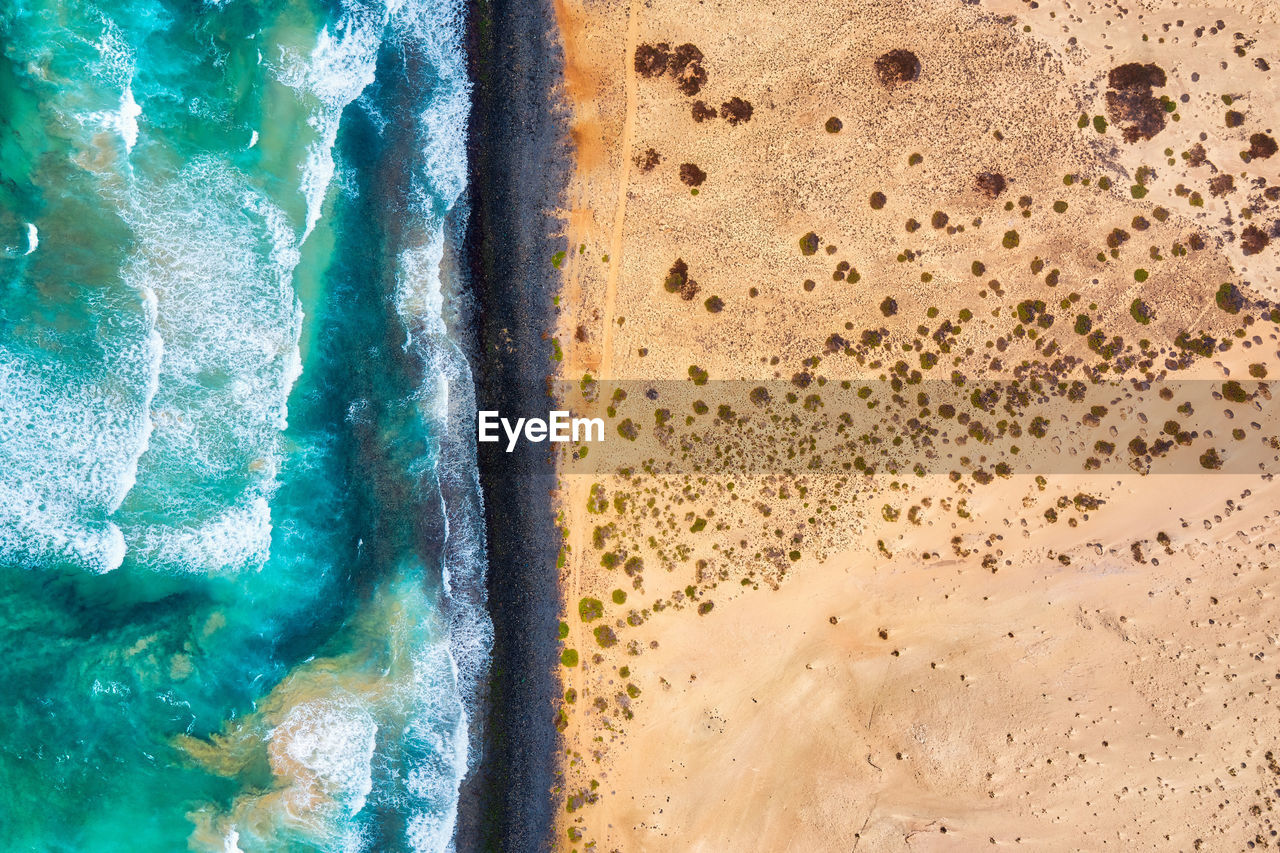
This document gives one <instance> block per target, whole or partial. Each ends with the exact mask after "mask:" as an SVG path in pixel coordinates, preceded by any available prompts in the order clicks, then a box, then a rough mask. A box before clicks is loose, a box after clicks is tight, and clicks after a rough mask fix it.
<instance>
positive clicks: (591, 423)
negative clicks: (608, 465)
mask: <svg viewBox="0 0 1280 853" xmlns="http://www.w3.org/2000/svg"><path fill="white" fill-rule="evenodd" d="M499 426H501V427H502V431H503V432H504V433H506V436H507V453H510V452H511V451H513V450H515V448H516V445H517V444H519V443H520V438H521V436H522V435H523V437H524V440H525V441H529V442H532V443H534V444H538V443H541V442H543V441H574V442H577V441H604V419H603V418H573V417H570V416H569V412H568V411H565V410H563V409H554V410H552V411H550V412H548V413H547V417H546V418H516V419H515V421H514V423H513V422H512V421H511V420H510V419H509V418H504V417H501V416H500V415H499V414H498V413H497V411H495V410H492V409H481V410H480V411H478V412H476V432H477V439H478V440H479V441H484V442H494V441H501V439H502V437H501V436H500V435H498V427H499ZM579 434H581V435H582V438H579V437H578V436H579ZM593 435H594V436H595V437H594V438H593V437H592V436H593Z"/></svg>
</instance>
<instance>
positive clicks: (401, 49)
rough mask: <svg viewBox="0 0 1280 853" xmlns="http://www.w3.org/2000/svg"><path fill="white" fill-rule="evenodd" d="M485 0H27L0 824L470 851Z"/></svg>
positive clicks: (7, 476) (4, 134)
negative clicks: (469, 8) (471, 219)
mask: <svg viewBox="0 0 1280 853" xmlns="http://www.w3.org/2000/svg"><path fill="white" fill-rule="evenodd" d="M462 13H463V9H462V4H461V2H459V0H364V2H358V0H332V2H324V1H323V0H261V2H256V1H255V2H251V0H203V2H201V1H200V0H190V2H184V0H75V2H73V0H4V2H3V3H0V691H2V692H3V696H4V700H3V702H2V703H0V708H3V712H4V713H3V717H2V718H0V849H3V850H5V851H26V850H30V851H117V850H118V851H153V850H154V851H179V850H186V849H192V850H213V851H227V853H234V851H244V853H251V851H267V850H270V851H294V850H297V851H307V850H342V851H356V850H371V851H374V850H376V851H384V850H385V851H396V850H415V851H417V850H422V851H426V850H445V849H448V848H449V847H450V843H451V837H452V834H453V827H454V822H455V816H456V806H457V797H458V783H459V780H460V778H461V776H462V774H463V773H464V772H465V770H466V768H467V764H468V761H475V760H476V751H475V749H474V748H472V746H473V742H474V741H475V740H476V728H477V727H476V726H475V725H474V724H473V723H471V718H472V717H473V716H474V715H473V714H471V713H470V708H471V705H472V703H473V700H474V694H475V691H476V687H477V684H478V682H479V681H480V680H481V679H482V678H483V676H484V672H485V669H486V666H487V653H488V646H489V637H490V630H489V623H488V619H487V616H486V615H485V612H484V597H483V596H484V594H483V574H484V563H483V540H482V529H481V521H480V496H479V491H478V486H477V482H476V472H475V469H474V461H473V460H474V453H473V448H472V444H471V441H472V437H471V436H470V435H469V434H468V425H470V424H473V423H474V414H473V411H474V403H473V395H472V390H471V380H470V375H469V373H468V370H467V365H466V360H465V358H464V357H463V355H462V352H461V350H460V348H459V346H458V343H457V342H456V340H455V339H454V337H452V336H451V334H450V328H449V326H448V318H450V317H451V316H452V314H451V312H452V311H454V310H455V307H456V306H455V302H456V299H457V298H459V297H456V296H455V295H453V294H454V291H452V290H451V289H450V285H451V283H452V275H453V273H452V272H451V269H452V265H451V264H450V263H449V259H450V257H451V255H450V248H451V247H453V246H456V244H457V239H458V234H457V229H458V227H459V225H458V224H457V223H459V222H461V221H462V219H463V216H462V214H463V213H464V211H463V209H462V207H463V205H464V204H465V190H466V187H465V182H466V162H465V133H466V121H467V115H468V109H469V90H468V84H467V80H466V72H465V60H464V56H463V52H462V47H461V39H462V25H463V22H462V17H461V16H462Z"/></svg>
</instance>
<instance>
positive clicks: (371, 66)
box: [273, 3, 396, 240]
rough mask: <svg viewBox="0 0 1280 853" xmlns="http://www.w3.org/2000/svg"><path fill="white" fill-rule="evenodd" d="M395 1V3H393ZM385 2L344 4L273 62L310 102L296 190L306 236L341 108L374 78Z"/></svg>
mask: <svg viewBox="0 0 1280 853" xmlns="http://www.w3.org/2000/svg"><path fill="white" fill-rule="evenodd" d="M393 5H396V4H393ZM392 7H393V6H388V5H387V4H375V5H374V6H372V7H370V6H365V5H361V4H356V3H347V4H344V6H343V9H342V14H341V17H340V18H339V19H338V21H337V22H336V23H334V24H333V25H332V26H331V27H329V26H326V27H325V28H324V29H323V30H321V31H320V34H319V36H318V37H317V38H316V44H315V47H314V48H312V50H311V52H310V54H309V55H307V56H305V57H303V56H300V55H298V54H297V53H296V52H293V51H289V50H282V51H281V56H280V60H279V62H278V63H276V64H275V66H274V69H273V70H274V71H275V72H276V76H277V78H278V79H279V80H280V82H282V83H284V84H285V85H286V86H289V87H290V88H293V89H295V90H297V91H298V92H299V93H301V94H303V95H305V96H307V97H309V98H310V99H312V101H313V112H312V115H311V119H310V120H309V124H310V125H311V126H312V128H313V129H314V133H315V140H314V141H313V142H312V143H311V144H310V145H309V146H308V147H307V156H306V162H305V165H304V167H303V173H302V177H301V189H302V194H303V197H304V199H305V200H306V205H307V222H306V228H305V229H304V231H303V234H302V239H303V240H305V239H306V238H307V236H308V235H310V234H311V231H312V229H314V228H315V225H316V223H317V222H318V221H319V220H320V215H321V209H322V208H323V206H324V200H325V195H326V194H327V193H328V190H329V184H330V183H331V182H332V180H333V170H334V164H333V145H334V142H335V141H336V140H337V137H338V124H339V121H340V119H341V117H342V111H343V110H344V109H346V107H347V105H348V104H350V103H351V102H352V101H354V100H355V99H356V98H357V97H359V95H360V93H361V92H363V91H364V89H365V87H366V86H368V85H369V84H370V83H372V82H373V79H374V73H375V71H376V70H377V61H378V49H379V48H380V47H381V45H382V32H383V30H384V28H385V27H386V24H387V20H388V17H389V15H390V13H391V8H392Z"/></svg>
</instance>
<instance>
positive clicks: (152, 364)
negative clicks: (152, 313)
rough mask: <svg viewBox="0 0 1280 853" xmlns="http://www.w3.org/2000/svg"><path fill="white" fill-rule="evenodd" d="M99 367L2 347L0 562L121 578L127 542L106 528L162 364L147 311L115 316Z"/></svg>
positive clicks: (120, 309)
mask: <svg viewBox="0 0 1280 853" xmlns="http://www.w3.org/2000/svg"><path fill="white" fill-rule="evenodd" d="M101 328H102V331H103V335H102V339H103V346H104V348H105V351H104V353H103V355H102V359H101V361H100V362H99V363H97V364H85V363H79V362H77V361H76V360H65V361H64V360H61V359H51V358H50V357H49V356H48V354H47V353H46V352H44V351H43V350H35V351H26V350H20V349H7V348H5V347H4V346H0V449H3V456H4V460H5V464H4V465H3V466H0V555H3V557H4V558H5V559H6V560H21V561H22V562H23V563H25V564H27V565H29V566H31V567H41V566H48V565H54V564H57V563H59V562H68V563H71V564H74V565H78V566H81V567H82V568H84V569H86V570H88V571H93V572H104V571H110V570H112V569H114V568H117V567H118V566H119V565H120V563H121V561H122V560H123V558H124V551H125V546H124V539H123V536H122V533H121V530H120V528H119V527H118V525H117V524H116V523H115V522H113V521H111V520H110V519H109V516H110V514H111V513H112V512H113V511H114V510H115V509H116V508H117V507H118V506H119V505H120V502H121V500H123V498H124V495H125V494H126V493H127V492H128V490H129V488H130V486H131V485H132V481H133V476H134V470H135V466H136V464H137V459H138V456H139V455H140V454H141V453H142V451H143V449H144V448H145V446H146V441H147V433H148V427H147V407H146V400H147V395H148V393H149V391H150V390H151V389H152V388H153V382H154V374H155V370H156V368H157V366H158V363H159V358H160V351H159V344H158V340H157V339H156V338H155V337H154V336H153V335H152V334H151V333H150V329H149V323H148V320H147V308H146V303H145V301H144V302H142V303H141V304H140V305H139V308H138V309H137V310H135V311H133V312H128V311H127V310H126V306H124V305H120V306H115V307H113V308H112V317H111V318H110V319H108V320H105V321H104V322H103V323H102V324H101Z"/></svg>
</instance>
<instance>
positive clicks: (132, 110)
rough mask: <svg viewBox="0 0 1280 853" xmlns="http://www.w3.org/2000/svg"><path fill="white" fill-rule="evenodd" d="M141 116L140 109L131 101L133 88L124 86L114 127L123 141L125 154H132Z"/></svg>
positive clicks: (136, 103)
mask: <svg viewBox="0 0 1280 853" xmlns="http://www.w3.org/2000/svg"><path fill="white" fill-rule="evenodd" d="M140 115H142V107H140V106H138V102H137V101H135V100H134V99H133V87H132V86H125V87H124V94H123V95H121V96H120V110H119V112H117V113H116V120H115V126H116V129H117V130H118V131H119V132H120V138H121V139H123V140H124V150H125V153H126V154H131V153H133V146H135V145H137V144H138V117H139V116H140Z"/></svg>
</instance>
